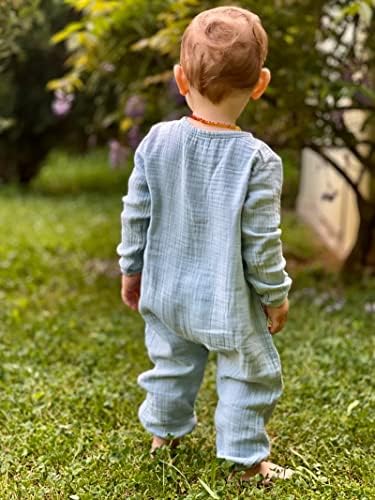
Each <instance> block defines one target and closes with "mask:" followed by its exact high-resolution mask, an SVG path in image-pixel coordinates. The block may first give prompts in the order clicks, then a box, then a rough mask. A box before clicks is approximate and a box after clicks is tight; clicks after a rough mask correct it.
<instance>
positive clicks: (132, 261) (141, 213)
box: [117, 139, 151, 275]
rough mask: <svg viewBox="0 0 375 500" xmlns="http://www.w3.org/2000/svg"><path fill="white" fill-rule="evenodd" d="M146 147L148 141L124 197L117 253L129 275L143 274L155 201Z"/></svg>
mask: <svg viewBox="0 0 375 500" xmlns="http://www.w3.org/2000/svg"><path fill="white" fill-rule="evenodd" d="M144 145H145V139H144V140H143V141H142V143H141V144H140V146H139V147H138V149H137V151H136V153H135V156H134V168H133V171H132V173H131V175H130V177H129V182H128V193H127V195H126V196H124V197H123V198H122V201H123V211H122V213H121V243H120V244H119V245H118V247H117V253H118V255H119V256H120V260H119V264H120V268H121V272H122V273H123V274H126V275H131V274H136V273H139V272H141V271H142V268H143V253H144V249H145V247H146V237H147V229H148V226H149V222H150V213H151V198H150V192H149V188H148V185H147V180H146V174H145V164H144Z"/></svg>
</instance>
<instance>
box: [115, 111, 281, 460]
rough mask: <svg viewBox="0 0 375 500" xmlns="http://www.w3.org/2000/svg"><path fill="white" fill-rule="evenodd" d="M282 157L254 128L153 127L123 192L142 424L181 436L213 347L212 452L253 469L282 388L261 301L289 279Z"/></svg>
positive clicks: (265, 449) (273, 300)
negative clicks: (135, 287) (139, 324)
mask: <svg viewBox="0 0 375 500" xmlns="http://www.w3.org/2000/svg"><path fill="white" fill-rule="evenodd" d="M281 185H282V165H281V161H280V158H279V157H278V156H277V155H276V154H275V153H274V152H273V151H272V150H271V149H270V148H269V147H268V146H267V145H266V144H265V143H263V142H262V141H260V140H258V139H255V138H254V137H253V135H252V134H250V133H248V132H241V131H230V130H225V131H224V130H223V131H216V130H215V131H214V130H206V129H201V128H197V127H196V126H195V125H194V124H193V123H192V122H191V121H190V119H188V118H186V117H184V118H182V119H181V120H176V121H171V122H163V123H159V124H157V125H155V126H153V127H152V128H151V130H150V132H149V133H148V135H147V136H146V137H145V138H144V140H143V141H142V143H141V144H140V146H139V147H138V149H137V151H136V154H135V166H134V169H133V172H132V174H131V176H130V178H129V186H128V194H127V196H125V197H124V198H123V202H124V210H123V212H122V214H121V221H122V241H121V243H120V245H119V246H118V248H117V251H118V254H119V255H120V267H121V271H122V273H124V274H128V275H131V274H135V273H138V272H142V284H141V299H140V303H139V311H140V313H141V315H142V317H143V318H144V320H145V325H146V329H145V334H146V346H147V349H148V353H149V356H150V359H151V360H152V362H153V363H154V365H155V366H154V368H153V369H152V370H149V371H147V372H145V373H143V374H141V375H140V376H139V379H138V380H139V384H140V385H141V386H142V387H143V388H144V389H145V390H146V391H147V397H146V399H145V401H144V402H143V404H142V405H141V407H140V410H139V417H140V420H141V422H142V424H143V425H144V427H145V428H146V429H147V430H148V431H149V432H151V433H152V434H154V435H157V436H160V437H164V438H165V437H171V436H173V437H180V436H183V435H184V434H186V433H188V432H190V431H191V430H192V429H193V428H194V426H195V424H196V417H195V413H194V403H195V399H196V396H197V392H198V389H199V387H200V384H201V382H202V377H203V373H204V368H205V365H206V362H207V356H208V351H216V352H217V392H218V405H217V409H216V413H215V424H216V431H217V456H218V457H220V458H225V459H227V460H230V461H233V462H235V463H237V464H242V465H244V466H247V467H250V466H252V465H255V464H256V463H259V462H260V461H262V460H264V459H265V458H267V456H268V455H269V440H268V437H267V434H266V431H265V428H264V426H265V423H266V422H267V420H268V418H269V416H270V414H271V412H272V409H273V407H274V405H275V403H276V402H277V399H278V398H279V396H280V394H281V392H282V380H281V368H280V360H279V356H278V353H277V351H276V349H275V347H274V344H273V341H272V337H271V335H270V333H269V331H268V328H267V320H266V316H265V314H264V312H263V309H262V304H265V305H272V306H278V305H280V304H281V303H282V302H283V301H284V300H285V299H286V297H287V295H288V291H289V288H290V285H291V279H290V278H289V276H288V275H287V273H286V272H285V269H284V268H285V260H284V258H283V255H282V247H281V242H280V234H281V231H280V229H279V224H280V192H281Z"/></svg>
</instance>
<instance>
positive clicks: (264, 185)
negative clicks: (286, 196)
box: [241, 148, 292, 307]
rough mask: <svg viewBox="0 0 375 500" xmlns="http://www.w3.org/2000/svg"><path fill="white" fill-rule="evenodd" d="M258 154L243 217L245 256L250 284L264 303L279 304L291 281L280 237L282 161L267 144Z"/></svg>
mask: <svg viewBox="0 0 375 500" xmlns="http://www.w3.org/2000/svg"><path fill="white" fill-rule="evenodd" d="M255 155H256V156H255V159H254V164H253V167H252V171H251V175H250V180H249V186H248V192H247V196H246V200H245V203H244V207H243V210H242V217H241V231H242V232H241V236H242V241H241V245H242V258H243V263H244V271H245V278H246V280H247V282H248V283H249V285H250V286H252V287H253V288H254V289H255V291H256V293H257V294H258V295H259V296H260V300H261V302H262V303H263V304H264V305H268V306H274V307H276V306H279V305H281V304H282V303H283V302H284V300H285V299H286V298H287V296H288V292H289V289H290V286H291V283H292V280H291V279H290V277H289V276H288V274H287V273H286V271H285V259H284V257H283V254H282V246H281V240H280V236H281V230H280V228H279V226H280V196H281V187H282V175H283V174H282V164H281V160H280V158H279V157H278V156H277V155H276V154H275V153H273V152H272V151H271V150H270V149H268V148H267V149H266V150H265V151H264V150H263V151H261V150H259V151H257V153H255Z"/></svg>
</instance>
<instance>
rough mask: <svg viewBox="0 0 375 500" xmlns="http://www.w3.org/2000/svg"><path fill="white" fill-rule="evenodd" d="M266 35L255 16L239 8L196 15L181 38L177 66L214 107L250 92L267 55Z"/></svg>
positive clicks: (219, 8) (217, 8) (213, 10)
mask: <svg viewBox="0 0 375 500" xmlns="http://www.w3.org/2000/svg"><path fill="white" fill-rule="evenodd" d="M267 49H268V39H267V34H266V32H265V30H264V28H263V26H262V24H261V22H260V19H259V17H258V16H257V15H255V14H253V13H252V12H250V11H248V10H246V9H241V8H240V7H232V6H228V7H216V8H214V9H209V10H206V11H204V12H201V13H200V14H198V15H197V16H196V17H195V18H194V19H193V20H192V22H191V23H190V24H189V26H188V27H187V28H186V30H185V32H184V35H183V37H182V43H181V54H180V64H181V66H182V68H183V70H184V72H185V74H186V77H187V79H188V80H189V82H190V84H191V86H192V87H194V88H195V89H197V90H198V92H199V93H200V94H201V95H203V96H206V97H207V98H208V99H209V100H210V101H211V102H213V103H214V104H217V103H219V102H220V101H222V100H223V99H224V98H225V97H227V96H228V95H229V94H231V93H232V92H234V91H236V90H244V89H251V88H253V87H254V86H255V84H256V83H257V81H258V79H259V75H260V71H261V69H262V66H263V64H264V61H265V59H266V56H267Z"/></svg>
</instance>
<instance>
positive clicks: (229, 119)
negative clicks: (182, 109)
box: [189, 92, 248, 125]
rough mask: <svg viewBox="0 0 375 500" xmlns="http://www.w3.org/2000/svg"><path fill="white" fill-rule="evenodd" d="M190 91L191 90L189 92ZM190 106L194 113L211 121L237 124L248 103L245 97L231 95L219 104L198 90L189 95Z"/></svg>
mask: <svg viewBox="0 0 375 500" xmlns="http://www.w3.org/2000/svg"><path fill="white" fill-rule="evenodd" d="M189 93H190V92H189ZM189 97H190V99H189V101H190V102H189V106H190V109H191V110H192V112H193V114H195V115H196V116H198V117H199V118H203V119H205V120H208V121H210V122H218V123H227V124H230V125H235V124H236V121H237V119H238V117H239V116H240V114H241V112H242V110H243V108H244V107H245V105H246V102H247V101H248V99H247V100H246V102H245V103H244V99H243V98H242V99H238V97H237V96H236V97H229V98H227V99H225V100H223V101H221V102H220V103H218V104H214V103H212V102H211V101H210V100H209V99H207V98H206V97H204V96H202V95H201V94H199V93H198V92H192V93H191V95H190V96H189Z"/></svg>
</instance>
